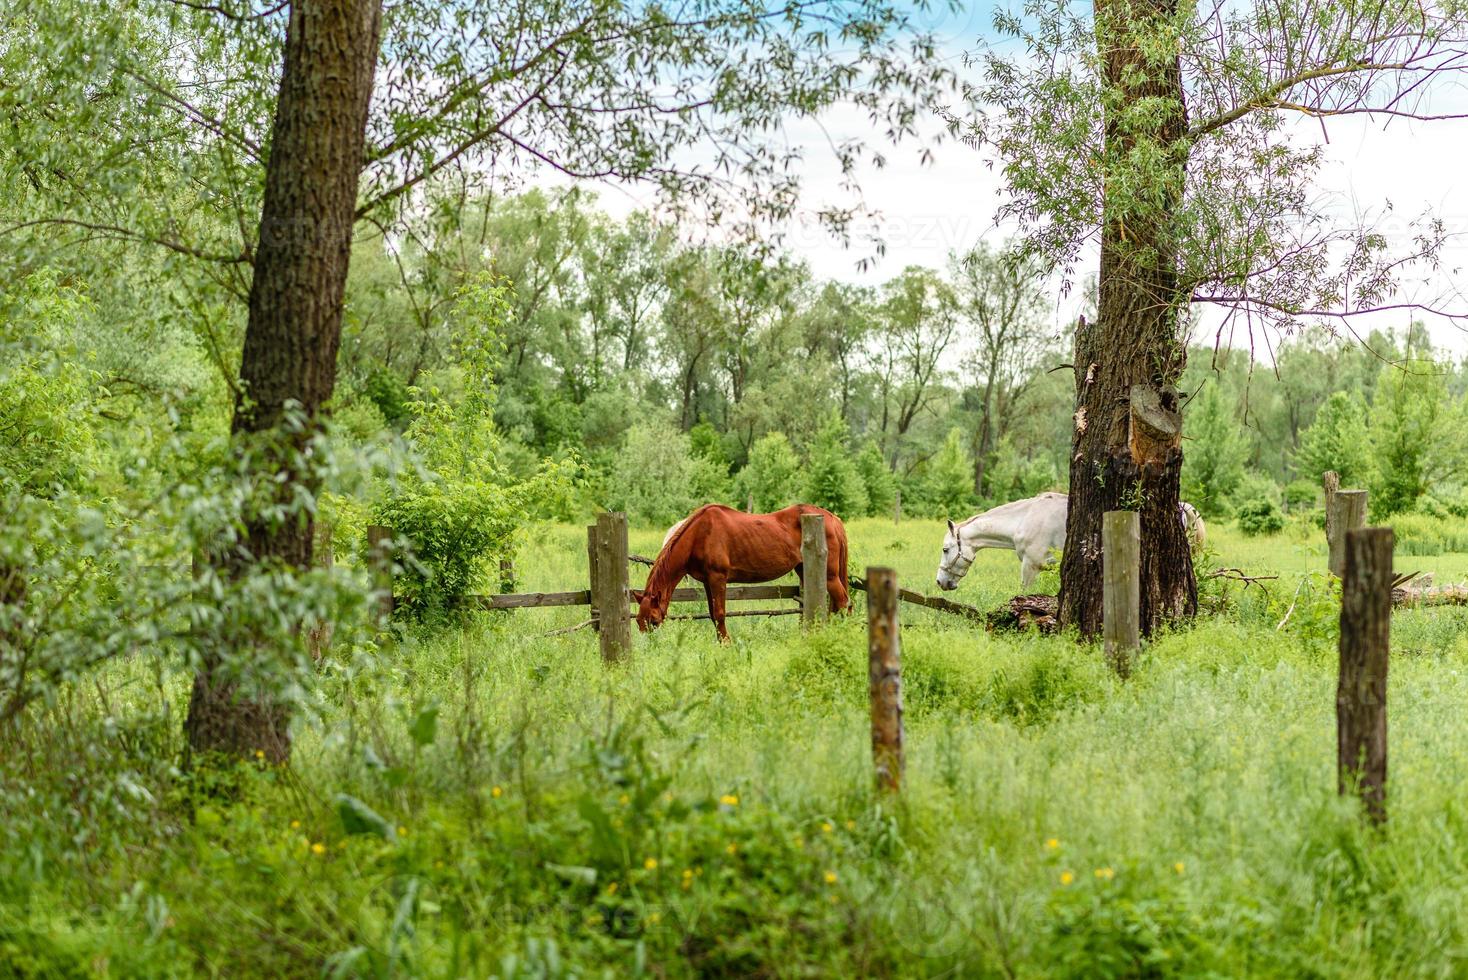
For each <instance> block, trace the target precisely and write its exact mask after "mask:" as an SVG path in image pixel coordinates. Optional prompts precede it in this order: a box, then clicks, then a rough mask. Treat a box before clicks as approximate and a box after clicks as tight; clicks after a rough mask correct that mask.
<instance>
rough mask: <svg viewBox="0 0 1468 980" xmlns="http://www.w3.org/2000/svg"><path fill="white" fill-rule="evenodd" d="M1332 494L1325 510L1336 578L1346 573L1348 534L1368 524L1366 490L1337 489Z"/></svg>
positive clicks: (1333, 572)
mask: <svg viewBox="0 0 1468 980" xmlns="http://www.w3.org/2000/svg"><path fill="white" fill-rule="evenodd" d="M1329 496H1330V503H1329V504H1328V505H1327V508H1328V509H1327V510H1326V512H1325V528H1326V535H1327V544H1329V546H1330V559H1329V561H1330V571H1331V574H1333V575H1334V576H1335V577H1336V578H1344V577H1345V575H1346V535H1347V534H1349V533H1350V532H1352V531H1357V530H1360V529H1361V528H1362V527H1364V526H1365V524H1366V491H1365V490H1337V491H1335V493H1332V494H1330V495H1329Z"/></svg>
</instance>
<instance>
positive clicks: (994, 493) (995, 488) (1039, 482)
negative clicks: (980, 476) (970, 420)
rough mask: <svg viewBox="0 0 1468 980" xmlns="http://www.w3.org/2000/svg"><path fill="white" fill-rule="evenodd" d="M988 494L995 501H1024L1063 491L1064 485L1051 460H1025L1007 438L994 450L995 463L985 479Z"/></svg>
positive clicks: (1045, 458) (1044, 458)
mask: <svg viewBox="0 0 1468 980" xmlns="http://www.w3.org/2000/svg"><path fill="white" fill-rule="evenodd" d="M984 485H985V487H986V488H987V493H988V495H989V496H990V497H991V498H993V499H996V500H1023V499H1024V498H1026V497H1033V496H1036V495H1037V494H1041V493H1044V492H1045V491H1046V490H1057V489H1058V490H1063V489H1065V484H1064V482H1063V481H1062V480H1061V479H1060V474H1059V473H1057V472H1056V470H1055V461H1054V460H1052V459H1050V458H1048V457H1040V456H1036V457H1028V458H1026V457H1024V456H1021V455H1020V452H1019V449H1018V448H1017V447H1016V446H1015V445H1014V442H1013V441H1012V440H1011V439H1010V438H1009V436H1007V435H1006V436H1005V437H1004V438H1002V439H1000V440H999V445H998V447H997V448H996V449H995V450H994V457H993V462H991V463H990V464H989V470H988V472H987V474H986V475H985V477H984Z"/></svg>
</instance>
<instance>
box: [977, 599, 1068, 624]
mask: <svg viewBox="0 0 1468 980" xmlns="http://www.w3.org/2000/svg"><path fill="white" fill-rule="evenodd" d="M1059 611H1060V600H1059V599H1057V598H1056V597H1055V596H1053V595H1017V596H1015V597H1014V598H1013V599H1010V600H1009V602H1007V603H1005V604H1004V605H1002V606H1000V607H999V608H998V609H995V610H993V611H992V612H990V613H988V614H987V615H986V616H985V617H984V622H985V625H986V626H987V627H988V628H989V629H990V630H1023V629H1030V628H1034V629H1037V630H1039V631H1040V632H1041V633H1046V634H1049V633H1054V632H1055V631H1056V630H1058V629H1059V628H1060V621H1059V620H1058V619H1056V614H1057V613H1058V612H1059Z"/></svg>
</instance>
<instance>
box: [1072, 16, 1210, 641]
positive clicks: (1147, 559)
mask: <svg viewBox="0 0 1468 980" xmlns="http://www.w3.org/2000/svg"><path fill="white" fill-rule="evenodd" d="M1176 13H1177V0H1097V3H1096V36H1097V43H1098V45H1099V47H1100V52H1101V57H1102V61H1103V63H1104V71H1105V81H1106V86H1107V89H1108V91H1107V93H1106V101H1105V107H1106V109H1105V111H1106V118H1105V137H1106V149H1105V157H1106V167H1107V172H1108V174H1109V175H1111V176H1110V177H1109V178H1108V179H1107V181H1106V184H1105V187H1104V190H1103V192H1102V193H1103V216H1102V220H1103V224H1102V231H1101V276H1100V283H1099V286H1100V296H1099V303H1098V314H1099V315H1098V319H1097V322H1096V323H1094V324H1089V325H1088V324H1086V323H1085V322H1084V321H1082V323H1081V326H1080V327H1078V328H1077V331H1076V351H1075V362H1074V363H1075V372H1076V414H1075V423H1074V435H1073V442H1072V453H1071V463H1070V508H1069V518H1068V520H1067V523H1066V534H1065V553H1064V556H1063V558H1062V560H1061V568H1060V621H1061V623H1062V624H1063V625H1068V626H1076V627H1077V628H1078V629H1079V630H1080V632H1081V634H1082V635H1083V636H1094V635H1096V634H1098V633H1099V632H1100V631H1101V589H1102V585H1101V561H1100V558H1101V515H1102V514H1103V513H1105V512H1106V511H1108V510H1137V511H1140V512H1141V524H1142V567H1141V593H1142V595H1141V626H1142V631H1143V632H1144V633H1146V634H1150V633H1151V632H1152V631H1154V630H1155V629H1156V628H1157V627H1158V626H1159V625H1160V624H1162V623H1163V622H1165V621H1166V620H1168V619H1172V618H1177V617H1183V616H1191V615H1193V614H1194V613H1196V612H1197V606H1198V587H1197V582H1196V581H1195V580H1194V577H1193V566H1192V561H1191V557H1190V555H1189V551H1188V541H1187V536H1186V534H1185V532H1184V528H1183V523H1182V520H1181V517H1180V511H1179V506H1178V488H1179V484H1180V481H1181V477H1182V463H1183V453H1182V419H1181V415H1180V414H1179V400H1178V393H1177V389H1176V387H1175V385H1176V383H1177V381H1178V379H1179V378H1180V377H1181V376H1182V371H1183V367H1184V364H1185V362H1186V357H1187V353H1186V349H1185V347H1184V346H1183V344H1182V343H1181V342H1180V340H1179V337H1178V311H1179V309H1180V308H1181V307H1182V305H1183V304H1184V303H1185V301H1186V297H1184V296H1182V295H1181V294H1180V290H1179V283H1178V273H1177V239H1176V235H1175V232H1174V229H1173V225H1172V222H1173V220H1175V218H1174V215H1175V211H1176V209H1177V207H1178V205H1179V204H1180V203H1181V201H1182V195H1183V186H1184V177H1185V172H1186V165H1187V149H1186V145H1185V144H1184V142H1183V140H1184V134H1185V132H1186V129H1187V113H1186V110H1185V107H1184V104H1183V88H1182V74H1181V70H1180V66H1179V60H1178V56H1177V48H1176V46H1175V45H1171V44H1167V43H1164V40H1163V39H1165V38H1166V37H1167V36H1168V32H1169V31H1170V30H1172V28H1171V24H1172V22H1173V20H1174V18H1175V17H1176ZM1141 106H1146V107H1148V108H1147V109H1146V111H1142V110H1141V108H1139V107H1141ZM1118 173H1125V174H1126V176H1127V178H1128V179H1127V180H1125V181H1122V180H1118V179H1116V177H1115V175H1117V174H1118Z"/></svg>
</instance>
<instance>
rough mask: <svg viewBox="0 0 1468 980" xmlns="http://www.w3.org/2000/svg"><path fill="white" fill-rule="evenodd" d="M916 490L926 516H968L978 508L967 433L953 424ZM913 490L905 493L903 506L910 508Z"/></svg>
mask: <svg viewBox="0 0 1468 980" xmlns="http://www.w3.org/2000/svg"><path fill="white" fill-rule="evenodd" d="M917 490H918V492H917V493H915V494H912V495H911V496H912V499H913V501H914V504H916V505H917V506H916V507H915V508H914V511H915V512H916V513H920V514H922V515H923V516H926V517H951V518H955V519H957V518H960V517H968V516H969V515H970V514H972V513H973V512H974V508H975V500H974V473H973V460H972V457H971V456H970V455H969V452H968V447H967V445H966V444H965V440H964V438H963V433H962V432H961V431H960V430H959V429H957V428H953V429H950V430H948V437H947V438H946V439H944V440H943V445H942V447H941V448H940V449H939V450H938V452H937V454H936V455H934V456H933V457H932V458H931V459H929V460H928V462H927V464H926V465H925V466H924V467H923V469H922V471H921V474H920V476H919V478H918V483H917ZM908 499H909V494H908V493H906V492H904V493H903V495H902V502H903V509H904V510H907V509H908Z"/></svg>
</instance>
